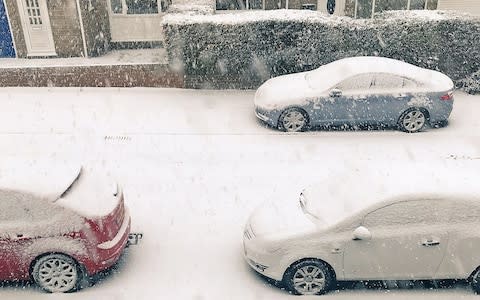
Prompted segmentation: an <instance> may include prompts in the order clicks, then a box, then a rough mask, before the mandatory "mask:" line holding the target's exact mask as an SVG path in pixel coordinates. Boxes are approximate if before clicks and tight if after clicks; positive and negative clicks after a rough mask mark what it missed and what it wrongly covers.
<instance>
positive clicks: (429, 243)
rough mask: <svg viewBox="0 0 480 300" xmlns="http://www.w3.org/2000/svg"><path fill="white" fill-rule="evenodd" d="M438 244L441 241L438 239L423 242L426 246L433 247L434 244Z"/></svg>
mask: <svg viewBox="0 0 480 300" xmlns="http://www.w3.org/2000/svg"><path fill="white" fill-rule="evenodd" d="M438 245H440V241H436V240H426V241H423V242H422V246H425V247H432V246H438Z"/></svg>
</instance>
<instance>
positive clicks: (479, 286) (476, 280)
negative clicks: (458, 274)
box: [470, 268, 480, 294]
mask: <svg viewBox="0 0 480 300" xmlns="http://www.w3.org/2000/svg"><path fill="white" fill-rule="evenodd" d="M470 285H471V286H472V289H473V291H474V292H475V293H477V294H480V268H479V269H478V270H476V271H475V273H473V276H472V279H471V281H470Z"/></svg>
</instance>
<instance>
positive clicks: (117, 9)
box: [110, 0, 123, 14]
mask: <svg viewBox="0 0 480 300" xmlns="http://www.w3.org/2000/svg"><path fill="white" fill-rule="evenodd" d="M110 1H111V2H110V4H111V7H112V12H113V13H114V14H121V13H122V12H123V6H122V0H110Z"/></svg>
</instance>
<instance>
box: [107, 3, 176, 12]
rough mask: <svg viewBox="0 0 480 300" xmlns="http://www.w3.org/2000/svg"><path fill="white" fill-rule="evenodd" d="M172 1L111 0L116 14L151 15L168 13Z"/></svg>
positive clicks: (112, 9)
mask: <svg viewBox="0 0 480 300" xmlns="http://www.w3.org/2000/svg"><path fill="white" fill-rule="evenodd" d="M171 3H172V1H171V0H110V6H111V11H112V13H114V14H127V15H151V14H158V13H160V12H163V11H166V10H167V8H168V6H169V5H170V4H171Z"/></svg>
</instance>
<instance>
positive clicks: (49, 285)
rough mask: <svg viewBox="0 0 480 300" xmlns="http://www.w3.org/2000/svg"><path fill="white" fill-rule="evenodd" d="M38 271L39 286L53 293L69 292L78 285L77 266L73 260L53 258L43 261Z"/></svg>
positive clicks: (59, 257)
mask: <svg viewBox="0 0 480 300" xmlns="http://www.w3.org/2000/svg"><path fill="white" fill-rule="evenodd" d="M36 269H37V270H38V271H37V274H36V281H37V283H38V285H40V286H41V287H42V288H43V289H45V290H46V291H49V292H51V293H64V292H68V291H71V290H73V289H74V288H75V287H76V285H77V281H78V271H77V266H76V264H75V262H73V261H72V260H71V259H65V258H64V257H62V256H52V257H49V258H48V259H46V260H43V261H41V262H40V263H39V265H38V267H37V268H36Z"/></svg>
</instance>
